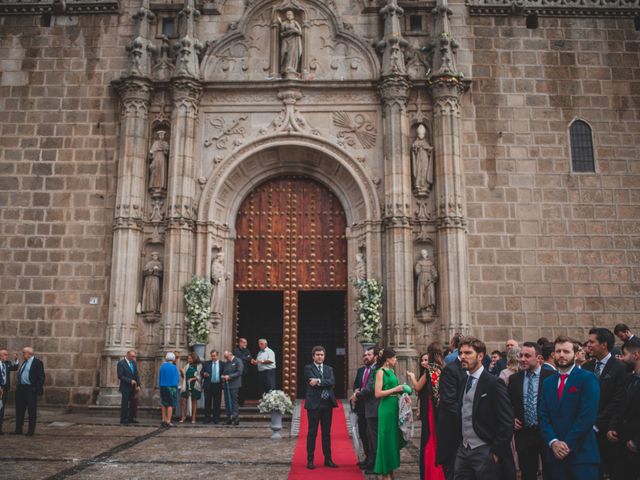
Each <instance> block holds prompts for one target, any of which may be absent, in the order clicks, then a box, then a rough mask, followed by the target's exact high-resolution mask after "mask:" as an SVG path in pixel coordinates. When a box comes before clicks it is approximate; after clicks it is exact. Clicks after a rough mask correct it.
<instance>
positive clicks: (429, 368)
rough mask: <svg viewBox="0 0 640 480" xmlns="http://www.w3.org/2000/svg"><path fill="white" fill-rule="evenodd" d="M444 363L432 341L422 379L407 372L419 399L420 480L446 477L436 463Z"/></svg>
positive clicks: (422, 363) (423, 360) (425, 355)
mask: <svg viewBox="0 0 640 480" xmlns="http://www.w3.org/2000/svg"><path fill="white" fill-rule="evenodd" d="M443 366H444V358H443V354H442V346H441V345H440V344H439V343H437V342H433V343H431V344H430V345H429V346H428V347H427V353H423V354H422V355H420V379H419V380H417V381H416V376H415V374H414V373H413V372H407V377H408V378H409V381H410V382H411V384H412V386H413V388H414V390H416V391H417V392H418V401H419V402H420V410H419V412H420V420H421V422H422V433H421V435H420V480H444V472H443V471H442V467H441V466H440V465H437V466H436V412H437V409H438V402H439V401H440V391H439V387H440V373H441V372H442V368H443Z"/></svg>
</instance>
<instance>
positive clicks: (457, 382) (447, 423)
mask: <svg viewBox="0 0 640 480" xmlns="http://www.w3.org/2000/svg"><path fill="white" fill-rule="evenodd" d="M466 381H467V373H466V372H465V371H464V369H463V368H462V365H461V363H460V359H459V358H456V359H455V360H454V361H452V362H450V363H448V364H447V365H446V366H445V367H444V369H443V370H442V373H441V374H440V405H439V407H438V419H437V421H436V438H437V439H438V441H437V443H436V464H437V465H441V466H442V470H443V471H444V474H445V477H446V478H447V480H452V479H453V478H454V473H455V471H454V465H455V460H456V452H457V451H458V446H459V445H460V422H459V418H458V399H459V398H460V396H461V392H462V391H463V390H464V386H465V383H466Z"/></svg>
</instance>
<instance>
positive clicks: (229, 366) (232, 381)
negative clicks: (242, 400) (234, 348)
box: [222, 350, 244, 425]
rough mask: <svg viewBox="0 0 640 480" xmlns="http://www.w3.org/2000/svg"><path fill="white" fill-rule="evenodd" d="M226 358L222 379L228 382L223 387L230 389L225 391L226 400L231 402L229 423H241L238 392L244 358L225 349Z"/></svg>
mask: <svg viewBox="0 0 640 480" xmlns="http://www.w3.org/2000/svg"><path fill="white" fill-rule="evenodd" d="M224 359H225V360H226V361H225V363H224V366H223V367H222V380H224V382H225V383H226V385H224V386H223V387H224V388H225V389H228V392H226V393H225V395H226V396H225V401H226V402H227V404H229V403H230V404H231V408H230V409H229V406H227V412H229V410H230V413H231V415H228V418H227V425H231V424H232V423H233V424H234V425H239V424H240V404H239V403H238V392H239V391H240V387H242V372H243V371H244V364H243V363H242V360H240V359H239V358H238V357H236V356H235V355H234V354H233V353H231V352H230V351H229V350H225V351H224Z"/></svg>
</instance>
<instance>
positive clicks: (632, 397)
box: [611, 373, 640, 445]
mask: <svg viewBox="0 0 640 480" xmlns="http://www.w3.org/2000/svg"><path fill="white" fill-rule="evenodd" d="M611 430H613V431H614V432H618V436H619V438H620V441H621V442H623V443H626V442H627V441H629V440H633V441H634V442H635V444H636V445H640V376H638V375H635V374H633V373H631V374H628V375H627V376H626V377H625V379H624V382H623V384H622V392H621V395H619V396H618V398H616V401H615V409H614V413H613V417H612V419H611Z"/></svg>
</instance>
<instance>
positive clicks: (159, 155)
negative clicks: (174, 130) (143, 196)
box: [149, 130, 169, 196]
mask: <svg viewBox="0 0 640 480" xmlns="http://www.w3.org/2000/svg"><path fill="white" fill-rule="evenodd" d="M166 135H167V132H166V131H164V130H158V131H157V132H156V139H155V140H154V141H153V144H152V145H151V149H150V150H149V192H151V194H152V195H154V196H156V195H158V194H160V193H161V192H162V190H164V189H165V184H166V178H167V157H168V155H169V142H167V141H166V140H165V137H166Z"/></svg>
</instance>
